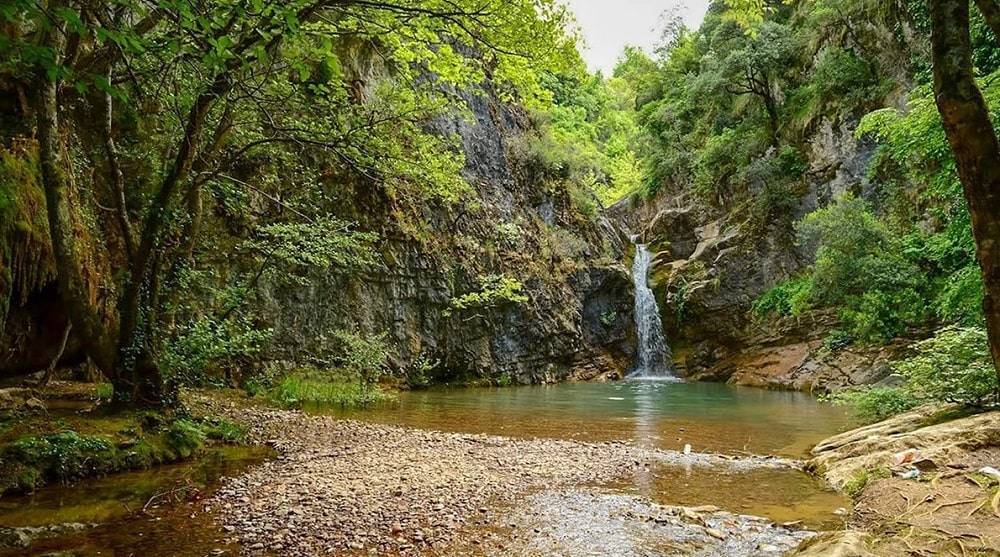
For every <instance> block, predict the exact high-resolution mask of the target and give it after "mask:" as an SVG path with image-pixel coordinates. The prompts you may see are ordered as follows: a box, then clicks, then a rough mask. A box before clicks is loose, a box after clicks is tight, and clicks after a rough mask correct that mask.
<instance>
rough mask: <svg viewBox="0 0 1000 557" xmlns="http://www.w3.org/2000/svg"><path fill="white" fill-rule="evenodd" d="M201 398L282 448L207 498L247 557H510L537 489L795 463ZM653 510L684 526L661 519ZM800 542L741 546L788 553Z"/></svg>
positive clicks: (702, 527)
mask: <svg viewBox="0 0 1000 557" xmlns="http://www.w3.org/2000/svg"><path fill="white" fill-rule="evenodd" d="M207 403H208V404H214V407H213V408H211V411H212V412H213V413H214V414H216V415H220V414H221V415H228V416H229V417H230V418H232V419H235V420H237V421H240V422H242V423H245V424H249V425H250V435H251V437H252V438H253V439H254V440H256V441H260V442H267V443H268V444H270V445H272V446H274V447H275V448H277V449H278V450H279V452H280V453H281V456H280V457H279V458H278V459H276V460H274V461H270V462H267V463H265V464H264V465H262V466H259V467H257V468H255V469H253V470H251V471H250V472H249V473H248V474H246V475H244V476H241V477H239V478H235V479H233V480H230V481H229V482H227V483H226V485H224V486H223V487H222V488H221V489H220V490H219V492H218V493H217V494H216V496H215V497H214V498H213V499H212V500H211V501H210V502H209V505H210V506H211V507H213V508H215V509H216V510H218V512H219V517H220V521H221V523H222V525H223V527H224V529H225V530H226V531H228V532H231V533H232V535H234V536H236V537H238V538H239V540H240V541H241V543H242V544H243V547H244V550H245V551H246V552H247V553H249V554H263V553H276V554H279V555H317V554H320V555H323V554H330V553H347V554H351V553H357V554H369V553H377V554H398V553H403V554H425V555H445V554H451V552H453V551H456V549H455V548H458V547H465V548H466V549H465V550H461V551H460V553H461V554H468V552H469V549H468V548H476V549H477V552H478V553H481V554H493V555H496V554H504V555H509V554H512V553H511V552H512V551H513V547H507V545H508V544H509V543H510V541H511V537H510V532H509V530H510V529H511V528H512V527H513V525H514V524H515V522H522V520H520V519H516V517H515V515H516V514H517V512H516V511H524V510H525V509H526V508H527V507H528V505H530V504H531V500H530V497H536V496H537V495H538V494H539V493H547V492H549V493H552V492H565V491H567V490H569V489H570V488H573V487H577V486H588V485H589V486H593V485H598V484H602V483H607V482H609V481H610V480H613V479H616V478H620V477H623V476H625V475H627V474H630V473H632V472H635V471H637V470H639V469H641V468H643V467H648V466H651V465H652V464H654V463H656V462H667V463H670V464H677V465H689V466H727V467H733V468H744V467H756V466H770V467H794V466H797V465H798V463H796V462H793V461H789V460H784V459H777V458H764V457H760V458H758V457H751V458H735V459H734V458H728V457H723V456H719V455H709V454H690V455H684V454H681V453H677V452H671V451H661V450H649V449H643V448H639V447H634V446H631V445H627V444H622V443H581V442H574V441H563V440H548V439H511V438H505V437H496V436H487V435H469V434H456V433H442V432H435V431H425V430H418V429H408V428H402V427H394V426H383V425H376V424H369V423H360V422H353V421H342V420H336V419H333V418H330V417H324V416H308V415H304V414H302V413H299V412H291V411H282V410H273V409H267V408H245V407H242V408H241V407H239V406H238V405H232V406H226V405H224V404H220V403H219V402H217V401H216V402H211V401H208V402H207ZM529 496H530V497H529ZM616 504H618V503H616ZM648 507H649V508H648V509H647V510H646V512H645V515H644V516H645V519H642V518H640V517H638V516H633V517H632V518H633V519H634V520H639V521H641V522H647V523H652V524H654V525H656V524H659V525H661V526H662V527H663V528H667V527H671V528H674V529H676V528H678V527H686V528H688V529H689V530H692V531H693V532H694V533H695V534H698V535H694V534H692V536H691V539H692V540H696V541H697V543H698V544H699V546H702V547H708V546H711V545H712V544H713V543H716V542H718V543H720V544H721V542H722V540H723V539H728V538H730V537H731V535H736V534H737V532H739V531H741V530H746V528H745V524H740V523H739V521H738V520H733V519H732V517H735V516H736V515H729V514H728V513H718V512H717V510H716V509H700V510H698V511H697V512H694V514H693V515H692V511H688V512H684V510H683V509H680V508H676V507H673V508H668V507H658V506H648ZM653 507H656V508H655V509H654V508H653ZM650 509H652V510H650ZM716 514H719V515H720V516H721V515H726V516H727V517H729V522H726V521H725V520H721V519H720V520H721V521H716V522H712V520H713V519H714V518H718V517H716V516H715V515H716ZM654 515H656V516H659V515H663V516H679V517H681V518H684V517H685V516H686V517H687V520H680V521H673V520H667V519H664V521H661V522H659V523H657V522H656V520H654V519H655V517H656V516H654ZM702 515H704V516H702ZM692 516H693V517H692ZM673 522H677V524H673ZM710 524H717V525H720V527H721V528H723V529H725V528H727V526H726V524H730V525H731V526H732V530H733V532H723V531H720V530H718V529H717V528H712V527H711V526H710ZM760 524H762V525H763V524H764V523H763V522H761V523H760ZM505 529H506V530H508V532H504V530H505ZM771 531H772V533H773V532H776V531H777V530H775V529H771ZM789 532H790V531H788V532H783V534H788V533H789ZM772 537H773V536H772ZM801 537H803V534H794V535H784V536H783V537H779V538H780V539H778V540H776V542H775V543H772V542H771V541H768V540H767V539H764V538H761V539H760V540H756V541H755V539H748V541H747V543H748V544H749V545H748V547H758V546H761V545H764V546H767V547H775V548H778V549H783V550H787V549H788V548H789V547H793V546H794V543H796V541H797V540H798V539H801ZM776 544H777V545H776ZM789 544H792V545H791V546H790V545H789ZM520 547H521V550H518V551H517V552H516V554H525V555H526V554H543V553H544V554H551V553H550V552H549V551H550V550H551V548H549V549H547V550H545V551H543V552H542V553H535V552H533V550H532V548H545V547H549V546H546V545H545V544H542V545H540V546H539V545H538V544H520ZM721 547H723V546H721V545H720V548H721ZM539 551H541V550H539ZM569 554H578V553H572V552H571V553H569ZM624 554H625V553H623V555H624ZM682 554H683V553H682ZM748 554H750V553H748ZM757 554H759V553H757Z"/></svg>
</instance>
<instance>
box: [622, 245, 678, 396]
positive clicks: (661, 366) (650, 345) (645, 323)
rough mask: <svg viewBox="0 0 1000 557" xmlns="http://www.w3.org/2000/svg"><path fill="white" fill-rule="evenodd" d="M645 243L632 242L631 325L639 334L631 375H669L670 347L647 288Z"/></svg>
mask: <svg viewBox="0 0 1000 557" xmlns="http://www.w3.org/2000/svg"><path fill="white" fill-rule="evenodd" d="M652 259H653V257H652V254H650V253H649V249H647V247H646V245H645V244H639V243H636V244H635V260H634V261H633V262H632V283H633V284H634V285H635V328H636V331H637V332H638V335H639V346H638V350H637V352H638V358H637V360H636V365H635V368H634V369H633V370H632V373H631V374H630V376H631V377H643V378H662V377H673V373H672V372H671V371H672V370H671V366H670V347H669V346H667V341H666V340H665V339H664V338H663V323H662V322H661V321H660V309H659V308H658V307H657V305H656V297H655V296H653V290H652V289H650V288H649V277H648V275H649V264H650V262H651V261H652Z"/></svg>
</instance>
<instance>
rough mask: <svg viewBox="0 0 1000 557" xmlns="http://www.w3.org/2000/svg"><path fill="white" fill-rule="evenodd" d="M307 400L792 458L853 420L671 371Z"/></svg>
mask: <svg viewBox="0 0 1000 557" xmlns="http://www.w3.org/2000/svg"><path fill="white" fill-rule="evenodd" d="M307 410H310V411H313V412H322V413H331V414H334V415H337V416H340V417H346V418H353V419H360V420H370V421H376V422H381V423H390V424H399V425H407V426H412V427H420V428H427V429H437V430H443V431H457V432H468V433H489V434H496V435H508V436H515V437H552V438H565V439H578V440H586V441H612V440H622V441H629V442H633V443H637V444H640V445H645V446H655V447H659V448H666V449H677V450H680V449H682V448H683V447H684V445H685V444H690V445H691V446H692V449H693V450H695V451H701V452H723V453H730V454H738V453H741V452H752V453H760V454H775V455H780V456H788V457H796V458H798V457H803V456H805V455H806V454H807V452H808V450H809V449H810V448H811V447H812V446H813V445H814V444H815V443H816V442H818V441H820V440H822V439H823V438H825V437H828V436H829V435H832V434H834V433H838V432H840V431H843V430H845V429H847V427H848V426H849V424H850V421H849V419H848V416H847V415H846V413H845V411H844V410H843V409H842V408H837V407H833V406H830V405H828V404H825V403H821V402H819V401H817V400H816V399H815V398H814V397H812V396H810V395H807V394H804V393H798V392H778V391H767V390H762V389H755V388H750V387H734V386H731V385H724V384H718V383H686V382H669V381H624V382H618V383H563V384H558V385H546V386H530V387H507V388H449V389H431V390H425V391H412V392H402V393H400V394H399V399H398V401H396V402H395V403H390V404H385V405H382V406H379V407H377V408H371V409H367V410H342V409H338V408H323V407H312V408H308V409H307Z"/></svg>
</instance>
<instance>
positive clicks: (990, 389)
mask: <svg viewBox="0 0 1000 557" xmlns="http://www.w3.org/2000/svg"><path fill="white" fill-rule="evenodd" d="M915 349H916V353H915V354H914V355H913V356H911V357H909V358H906V359H905V360H902V361H900V362H897V363H896V364H895V366H894V368H895V371H896V372H897V373H899V374H900V375H902V376H903V377H904V378H905V382H904V383H903V385H901V386H899V387H862V388H858V389H851V390H848V391H843V392H840V393H837V394H835V395H833V396H831V397H830V398H831V400H832V401H833V402H834V403H835V404H845V405H848V406H851V407H852V408H853V412H854V414H855V415H857V417H858V418H860V419H861V420H863V421H865V422H877V421H880V420H884V419H886V418H888V417H890V416H893V415H895V414H899V413H900V412H905V411H907V410H909V409H911V408H913V407H915V406H917V405H918V404H923V403H926V402H948V403H954V404H961V405H965V406H982V405H984V404H986V403H990V402H992V403H998V402H1000V385H998V383H997V376H996V370H995V369H994V367H993V361H992V359H991V358H990V354H989V349H988V345H987V343H986V331H984V330H983V329H981V328H978V327H965V328H963V327H954V326H953V327H946V328H944V329H942V330H940V331H938V332H937V334H936V335H934V336H933V337H931V338H929V339H927V340H923V341H921V342H918V343H917V344H916V345H915Z"/></svg>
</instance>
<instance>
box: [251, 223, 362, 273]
mask: <svg viewBox="0 0 1000 557" xmlns="http://www.w3.org/2000/svg"><path fill="white" fill-rule="evenodd" d="M377 239H378V236H377V235H375V234H372V233H368V232H358V231H356V230H354V229H353V226H352V225H350V224H348V223H345V222H342V221H340V220H338V219H336V218H331V217H321V218H319V219H317V220H316V221H313V222H307V223H277V224H271V225H266V226H263V227H261V228H260V229H259V230H258V238H256V239H254V240H251V241H249V242H247V245H246V247H247V248H249V249H250V250H252V251H254V252H257V253H260V254H265V258H266V259H267V260H268V263H270V264H271V265H272V266H273V267H271V268H274V269H276V273H277V274H279V276H280V278H282V279H285V280H289V281H297V282H298V283H300V284H304V283H307V282H308V281H307V277H306V276H305V274H306V273H308V272H309V271H312V270H316V269H321V270H324V271H325V270H328V269H335V270H339V271H341V272H345V273H349V272H356V271H361V270H368V269H370V268H371V267H373V266H374V265H375V263H376V255H375V252H374V249H373V248H372V243H373V242H375V241H376V240H377Z"/></svg>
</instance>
